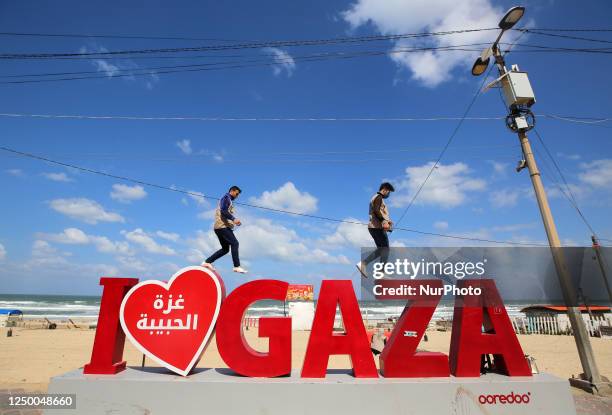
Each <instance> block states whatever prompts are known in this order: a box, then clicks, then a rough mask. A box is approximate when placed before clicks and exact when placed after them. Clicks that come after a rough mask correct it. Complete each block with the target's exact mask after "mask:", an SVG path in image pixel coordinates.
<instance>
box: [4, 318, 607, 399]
mask: <svg viewBox="0 0 612 415" xmlns="http://www.w3.org/2000/svg"><path fill="white" fill-rule="evenodd" d="M94 333H95V331H94V330H89V329H74V328H72V329H67V328H58V329H56V330H45V329H27V328H14V329H13V336H12V337H7V336H6V329H1V330H0V373H1V374H2V375H1V376H0V389H12V388H23V389H25V390H29V391H46V389H47V386H48V383H49V379H50V378H51V377H53V376H56V375H60V374H62V373H65V372H67V371H70V370H73V369H77V368H79V367H82V366H83V364H85V363H86V362H88V361H89V358H90V354H91V347H92V344H93V340H94ZM427 335H428V338H429V341H428V342H421V345H420V348H421V349H424V350H429V351H437V352H444V353H448V349H449V345H450V332H438V331H428V332H427ZM308 336H309V332H307V331H294V332H293V354H292V361H293V363H292V365H293V368H294V369H300V368H301V366H302V361H303V359H304V353H305V350H306V345H307V343H308ZM246 338H247V339H248V341H249V343H250V344H251V345H252V346H253V347H254V348H256V349H258V350H261V351H265V350H266V348H267V339H262V338H258V337H257V333H256V331H255V330H253V329H251V330H249V331H247V332H246ZM519 340H520V342H521V345H522V347H523V350H524V352H525V353H526V354H528V355H530V356H533V357H535V359H536V363H537V365H538V368H539V369H540V371H542V372H548V373H551V374H554V375H556V376H559V377H561V378H569V377H571V376H572V375H577V374H578V373H580V361H579V359H578V354H577V352H576V346H575V343H574V339H573V337H571V336H548V335H519ZM591 341H592V345H593V349H594V351H595V356H596V358H597V362H598V364H599V368H600V370H601V373H603V374H604V375H610V374H612V341H610V340H602V339H599V338H591ZM124 359H125V360H127V362H128V365H130V366H139V365H140V364H141V361H142V354H141V353H140V352H139V351H138V350H136V349H135V348H134V347H133V346H132V345H131V344H130V343H129V342H128V341H126V346H125V352H124ZM376 360H377V359H376ZM146 364H147V365H150V366H155V365H156V364H155V363H154V362H152V361H151V360H149V359H147V361H146ZM198 367H227V366H226V365H225V363H224V362H223V360H222V359H221V357H220V356H219V353H218V352H217V347H216V342H215V341H214V339H213V340H212V341H211V343H210V345H209V347H208V349H207V350H206V351H205V352H204V355H203V357H202V360H201V361H200V363H199V364H198ZM347 367H350V363H349V360H348V358H347V357H344V356H342V357H332V358H331V359H330V368H347Z"/></svg>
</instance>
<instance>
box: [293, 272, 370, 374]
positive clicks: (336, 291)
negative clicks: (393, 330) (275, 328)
mask: <svg viewBox="0 0 612 415" xmlns="http://www.w3.org/2000/svg"><path fill="white" fill-rule="evenodd" d="M338 305H339V306H340V315H341V316H342V320H343V321H344V330H345V333H343V334H334V332H333V330H334V320H335V317H336V306H338ZM333 354H348V355H349V356H350V358H351V364H352V366H353V373H354V375H355V377H358V378H376V377H378V372H377V370H376V365H375V364H374V358H373V357H372V351H371V350H370V344H369V343H368V335H367V333H366V330H365V327H364V325H363V320H362V319H361V312H360V311H359V304H358V303H357V298H356V297H355V292H354V291H353V284H352V283H351V281H349V280H326V281H323V282H322V283H321V290H320V292H319V301H318V302H317V309H316V311H315V316H314V322H313V323H312V331H311V332H310V339H308V347H307V349H306V356H305V358H304V366H303V368H302V377H304V378H324V377H325V372H326V370H327V364H328V362H329V356H330V355H333Z"/></svg>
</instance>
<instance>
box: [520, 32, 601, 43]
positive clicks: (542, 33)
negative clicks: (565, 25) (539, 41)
mask: <svg viewBox="0 0 612 415" xmlns="http://www.w3.org/2000/svg"><path fill="white" fill-rule="evenodd" d="M519 30H520V31H523V32H527V33H530V34H534V35H539V36H548V37H557V38H562V39H572V40H581V41H585V42H595V43H612V40H606V39H593V38H588V37H581V36H571V35H560V34H558V33H546V32H544V31H541V30H538V29H519Z"/></svg>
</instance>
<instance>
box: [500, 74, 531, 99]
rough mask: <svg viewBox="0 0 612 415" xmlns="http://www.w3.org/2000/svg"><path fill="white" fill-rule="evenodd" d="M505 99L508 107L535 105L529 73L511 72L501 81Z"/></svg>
mask: <svg viewBox="0 0 612 415" xmlns="http://www.w3.org/2000/svg"><path fill="white" fill-rule="evenodd" d="M501 84H502V89H503V91H504V99H505V101H506V105H508V107H515V106H519V105H520V106H527V107H531V106H532V105H533V104H535V95H534V93H533V89H532V88H531V83H530V82H529V78H528V76H527V72H520V71H510V72H507V73H506V74H505V76H504V77H502V79H501Z"/></svg>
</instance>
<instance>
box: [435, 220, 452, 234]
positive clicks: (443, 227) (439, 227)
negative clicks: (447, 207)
mask: <svg viewBox="0 0 612 415" xmlns="http://www.w3.org/2000/svg"><path fill="white" fill-rule="evenodd" d="M433 227H434V228H435V229H437V230H439V231H445V230H447V229H448V222H445V221H443V220H440V221H437V222H434V224H433Z"/></svg>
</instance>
